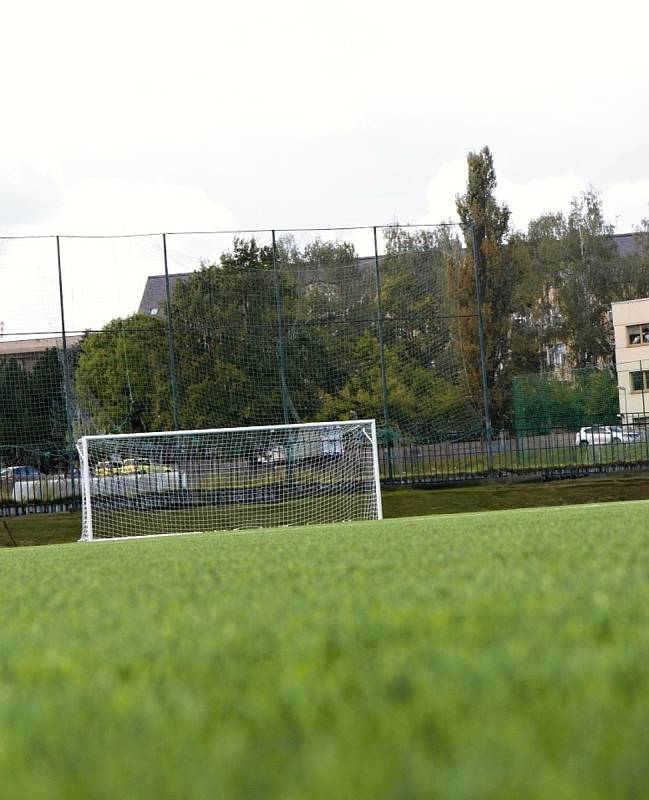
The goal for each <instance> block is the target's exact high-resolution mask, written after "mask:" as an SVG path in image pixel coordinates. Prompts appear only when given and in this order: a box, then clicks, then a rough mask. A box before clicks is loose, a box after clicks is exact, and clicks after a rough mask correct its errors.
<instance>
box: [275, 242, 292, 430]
mask: <svg viewBox="0 0 649 800" xmlns="http://www.w3.org/2000/svg"><path fill="white" fill-rule="evenodd" d="M272 237H273V281H274V283H275V307H276V311H277V361H278V365H279V381H280V391H281V393H282V411H283V414H284V423H285V424H288V423H289V421H290V418H291V403H290V396H289V391H288V382H287V380H286V343H285V341H284V314H283V311H282V287H281V284H280V280H279V269H278V266H277V241H276V239H275V231H272Z"/></svg>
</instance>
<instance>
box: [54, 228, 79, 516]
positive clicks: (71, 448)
mask: <svg viewBox="0 0 649 800" xmlns="http://www.w3.org/2000/svg"><path fill="white" fill-rule="evenodd" d="M56 266H57V271H58V278H59V305H60V309H61V342H62V345H63V370H62V372H63V405H64V407H65V424H66V428H67V432H68V454H67V455H68V467H69V469H70V488H71V491H72V505H73V506H75V505H76V502H77V501H76V494H77V493H76V485H75V484H76V479H75V469H74V455H75V454H76V447H75V444H74V427H73V424H72V399H71V397H70V368H69V367H70V365H69V361H68V340H67V333H66V329H65V302H64V300H63V271H62V269H61V238H60V236H57V237H56Z"/></svg>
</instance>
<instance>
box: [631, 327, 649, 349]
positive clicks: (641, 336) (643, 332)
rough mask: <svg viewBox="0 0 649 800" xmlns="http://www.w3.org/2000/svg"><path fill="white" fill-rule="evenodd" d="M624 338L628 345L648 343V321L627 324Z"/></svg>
mask: <svg viewBox="0 0 649 800" xmlns="http://www.w3.org/2000/svg"><path fill="white" fill-rule="evenodd" d="M626 338H627V342H628V343H629V345H633V344H649V322H643V323H642V325H627V327H626Z"/></svg>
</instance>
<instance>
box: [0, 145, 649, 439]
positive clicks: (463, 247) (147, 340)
mask: <svg viewBox="0 0 649 800" xmlns="http://www.w3.org/2000/svg"><path fill="white" fill-rule="evenodd" d="M496 186H497V178H496V171H495V167H494V162H493V157H492V154H491V152H490V151H489V149H488V148H484V149H483V150H481V151H480V152H476V153H469V155H468V158H467V184H466V187H465V190H464V192H462V193H460V194H458V195H457V197H456V206H457V212H458V216H459V219H460V225H459V226H452V225H448V226H439V227H434V228H430V227H429V228H426V227H421V228H408V227H399V226H392V227H387V228H385V229H383V241H382V243H381V252H380V256H379V258H378V263H377V260H375V259H374V258H373V257H367V255H368V254H365V253H361V254H359V253H357V252H356V249H355V247H354V244H353V243H352V242H349V241H314V242H311V243H309V244H308V245H306V246H304V247H299V246H298V245H297V244H296V242H295V241H294V240H293V239H291V238H290V237H288V238H284V239H280V240H278V241H277V243H276V246H275V247H271V246H265V245H261V244H259V243H258V242H257V241H256V240H255V239H254V238H248V239H244V238H239V239H235V240H234V242H233V245H232V248H231V250H230V251H229V252H226V253H224V254H223V255H222V256H221V257H220V259H219V260H218V261H217V262H205V263H203V264H202V265H201V267H200V269H198V270H197V271H196V272H195V273H193V274H191V275H190V276H188V277H187V278H186V279H183V280H181V281H177V282H176V283H175V288H174V291H173V294H172V297H171V302H170V305H169V307H168V308H167V307H166V305H165V306H163V308H161V313H160V314H158V315H157V316H148V315H145V314H133V315H131V316H128V317H125V318H120V319H115V320H112V321H111V322H109V323H108V324H107V325H105V326H104V327H103V329H102V330H100V331H95V332H89V333H87V334H86V336H85V337H84V339H83V341H82V344H81V347H80V352H79V353H78V356H77V360H76V362H75V365H74V368H73V369H72V367H71V372H72V371H73V376H72V379H71V385H70V397H71V399H72V403H73V406H74V408H73V410H72V417H73V422H74V427H75V434H77V433H80V432H84V431H88V432H95V431H97V432H131V431H133V432H137V431H153V430H164V429H170V428H173V427H175V425H176V424H179V425H180V426H181V427H184V428H206V427H221V426H246V425H256V424H276V423H280V422H293V421H310V420H323V419H335V418H350V417H351V418H353V417H358V418H365V417H374V418H376V419H377V420H378V421H379V423H380V425H381V426H382V427H383V428H384V429H385V430H387V431H390V430H396V431H399V432H400V433H401V435H403V436H406V437H407V436H409V437H411V438H412V439H413V440H423V439H425V440H429V441H430V440H435V439H444V438H447V437H449V436H459V435H469V434H474V433H476V432H478V431H480V430H481V428H482V425H483V378H486V384H487V390H488V391H487V396H488V400H489V408H490V413H491V416H492V420H493V425H494V427H495V428H501V427H511V426H512V425H513V423H514V416H515V410H516V409H515V406H516V404H515V403H514V398H513V392H512V387H513V385H514V378H515V377H516V376H521V375H530V374H531V375H541V374H543V373H544V372H546V371H547V370H548V369H549V364H548V353H550V352H551V351H552V349H553V348H555V347H556V346H557V345H558V344H561V345H563V347H564V348H565V352H566V357H567V359H568V365H569V366H571V367H575V368H586V367H602V366H610V365H612V364H613V350H612V344H611V329H610V322H609V318H608V312H609V310H610V304H611V302H612V301H615V300H623V299H631V298H635V297H644V296H647V295H649V269H648V267H649V247H648V246H647V242H648V241H649V223H648V222H647V221H646V220H645V221H644V222H642V224H641V225H640V227H639V229H638V230H637V231H636V234H635V237H636V238H635V246H634V247H633V248H631V252H630V253H628V254H626V255H621V254H620V253H619V251H618V248H617V247H616V243H615V239H614V237H613V233H614V229H613V227H612V226H611V225H610V224H609V223H607V222H606V220H605V217H604V213H603V209H602V204H601V199H600V197H599V195H598V194H597V193H596V192H595V191H594V190H588V191H586V192H584V193H582V194H580V195H579V196H578V197H576V198H574V200H573V202H572V205H571V208H570V211H569V212H568V213H567V214H564V213H561V212H557V213H548V214H544V215H542V216H540V217H538V218H537V219H534V220H532V221H531V222H530V224H529V226H528V228H527V230H526V231H518V230H515V229H513V227H512V225H511V214H510V211H509V208H508V206H507V205H506V204H505V203H502V202H499V201H498V200H497V199H496V194H495V192H496ZM474 255H477V257H475V258H474ZM478 299H479V307H478ZM478 308H479V310H480V315H481V321H482V334H483V335H482V348H481V341H480V339H481V337H480V325H479V323H480V317H479V315H478ZM169 318H170V319H171V322H172V325H171V333H172V336H173V349H172V350H170V338H169V334H170V331H169V328H168V324H167V322H168V319H169ZM483 364H484V367H485V370H484V372H485V374H484V375H483V369H482V367H483ZM62 381H63V373H62V370H61V363H60V359H59V357H58V356H57V354H56V352H55V351H51V353H50V352H49V351H48V353H46V354H44V355H43V356H42V357H41V359H39V361H38V362H37V363H36V365H35V367H34V369H33V371H32V372H31V373H29V372H27V371H26V370H24V369H22V367H20V365H19V364H17V362H15V361H12V360H7V361H5V362H4V363H2V364H0V447H5V446H15V445H18V444H23V443H25V444H27V443H30V444H31V443H33V444H35V443H37V442H38V443H39V446H41V445H42V446H43V447H46V448H49V449H52V450H54V449H56V448H57V447H59V446H60V445H62V444H65V441H66V417H65V404H64V392H63V383H62ZM172 381H175V386H176V393H175V394H174V393H173V392H172V390H171V384H172ZM609 383H610V381H609ZM595 384H596V382H595V383H593V386H594V385H595ZM531 385H532V383H530V386H531ZM584 385H585V384H584V383H583V381H582V384H581V385H580V386H581V388H580V389H579V391H580V392H581V395H580V397H584V396H585V395H584V391H585V390H584ZM589 385H590V384H589ZM530 391H531V390H530ZM607 391H609V390H608V389H607ZM569 392H570V387H569V386H568V385H566V386H564V388H563V389H562V390H561V391H560V392H559V394H561V396H564V395H566V396H567V394H566V393H568V394H569ZM609 393H610V392H609ZM538 396H539V395H538V392H537V397H538ZM174 401H175V405H174ZM535 402H536V401H535ZM566 402H568V401H566ZM3 404H4V405H3ZM527 405H528V408H532V407H536V406H534V404H533V403H531V401H530V403H528V404H527ZM573 405H574V404H573ZM519 406H520V402H519ZM574 407H575V408H589V407H590V406H589V405H588V402H586V400H580V401H579V403H577V405H574Z"/></svg>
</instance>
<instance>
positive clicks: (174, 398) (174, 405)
mask: <svg viewBox="0 0 649 800" xmlns="http://www.w3.org/2000/svg"><path fill="white" fill-rule="evenodd" d="M162 253H163V257H164V266H165V293H166V296H167V349H168V351H169V380H170V382H171V413H172V416H173V421H174V428H175V430H177V431H178V430H180V414H179V412H178V383H177V380H176V350H175V346H174V328H173V320H172V308H171V287H170V285H169V262H168V259H167V234H166V233H163V234H162Z"/></svg>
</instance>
